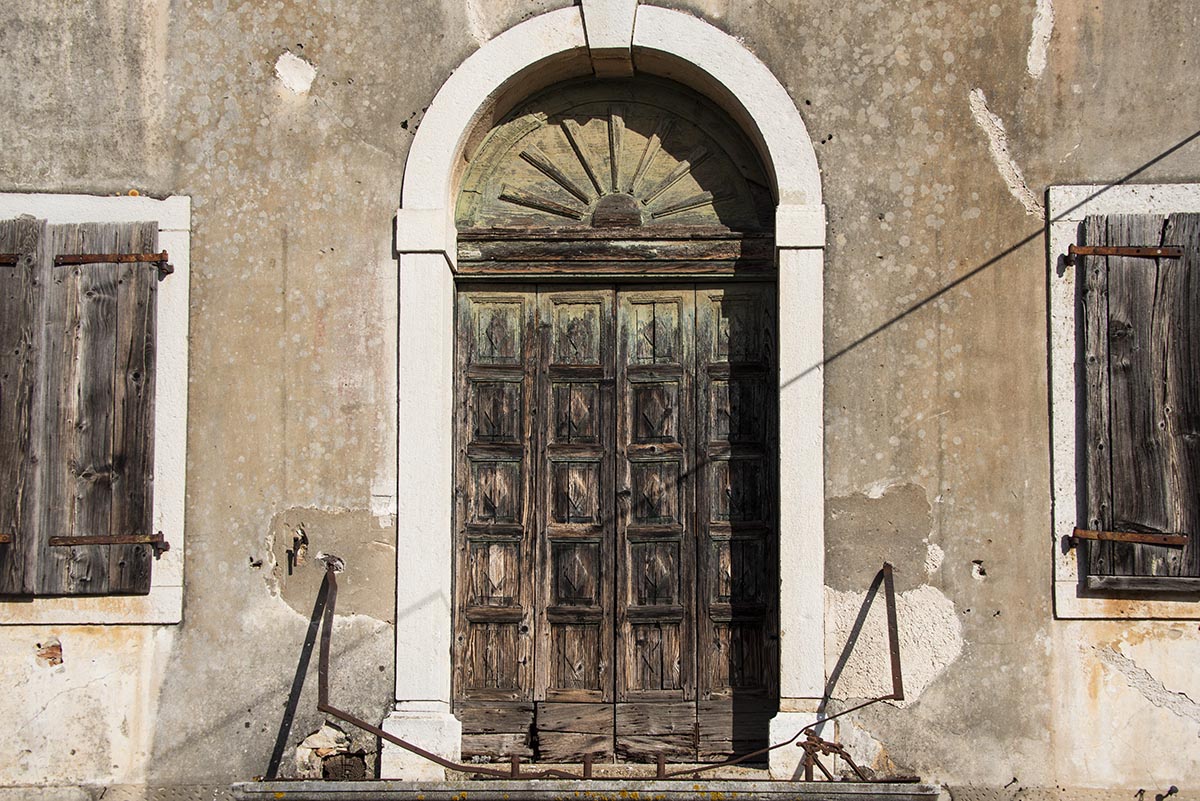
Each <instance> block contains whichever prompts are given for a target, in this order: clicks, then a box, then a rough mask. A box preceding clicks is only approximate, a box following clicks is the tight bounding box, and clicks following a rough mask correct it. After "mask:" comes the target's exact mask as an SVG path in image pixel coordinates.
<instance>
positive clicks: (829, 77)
mask: <svg viewBox="0 0 1200 801" xmlns="http://www.w3.org/2000/svg"><path fill="white" fill-rule="evenodd" d="M662 4H663V5H667V6H670V7H673V8H677V9H680V10H683V11H687V12H689V13H694V14H697V15H701V16H703V17H704V18H706V19H707V20H708V21H709V22H711V23H712V24H713V25H715V26H717V27H718V28H721V29H722V30H724V31H726V32H728V33H730V34H731V35H733V36H735V37H736V38H738V39H739V40H740V41H741V42H742V43H743V44H744V45H745V47H746V48H748V49H749V50H750V51H751V52H753V53H754V54H755V55H756V56H757V57H758V58H760V59H761V60H762V61H763V62H765V64H766V65H767V66H768V67H769V68H770V70H771V71H772V72H773V73H774V74H775V75H776V76H778V78H779V80H780V82H781V83H782V84H783V85H784V86H785V87H786V88H787V90H788V92H789V93H790V95H791V97H792V99H793V101H794V102H795V104H796V106H797V108H798V109H799V110H800V113H801V115H802V116H803V118H804V121H805V123H806V125H807V126H808V129H809V132H810V133H811V135H812V139H813V142H814V143H816V144H815V146H816V149H817V159H818V161H819V164H820V167H821V173H822V181H823V192H824V196H825V202H826V205H827V214H828V220H829V226H828V249H827V251H826V262H825V292H826V300H825V347H826V358H827V363H826V365H825V424H826V431H825V439H826V446H825V448H826V451H825V471H826V508H825V517H826V537H827V552H826V561H827V583H828V587H827V598H828V601H827V604H828V609H827V622H828V626H827V629H828V632H827V635H828V640H829V650H828V653H827V654H826V668H827V671H829V672H830V674H831V675H832V674H833V673H834V672H835V670H836V668H837V665H838V660H839V657H840V654H841V651H842V644H843V643H845V642H846V641H847V639H848V638H849V636H850V632H851V630H852V628H853V624H854V621H855V620H856V619H857V615H858V611H859V610H860V609H861V605H862V601H863V599H864V593H865V592H866V590H867V587H868V586H869V585H870V582H871V580H872V578H873V576H874V573H875V571H877V570H878V568H879V565H880V564H881V563H882V561H883V560H889V561H891V562H892V563H893V564H895V566H896V581H897V588H898V590H899V591H900V593H901V596H900V597H901V615H902V632H904V637H905V639H904V654H905V659H906V668H907V669H908V670H909V671H910V680H911V684H910V688H911V690H912V692H911V696H910V699H909V701H907V702H906V703H905V704H904V705H903V706H899V705H892V704H880V705H876V706H873V707H870V708H868V709H865V710H862V711H861V712H858V713H854V715H853V716H851V717H849V718H848V719H846V720H845V721H844V724H843V729H844V731H846V732H848V733H849V734H848V737H849V738H850V739H852V740H853V742H854V743H855V744H856V745H855V747H856V748H857V749H858V751H859V753H860V754H861V755H862V756H863V758H864V760H865V764H871V765H873V766H876V767H878V769H881V770H883V769H891V768H890V767H889V766H896V768H897V769H900V770H904V771H912V772H917V773H920V774H921V775H923V776H925V777H927V778H929V779H931V780H933V781H936V782H942V783H944V784H945V785H947V787H948V788H949V789H948V790H947V795H948V796H950V797H953V798H962V799H967V798H997V799H1014V798H1022V799H1033V798H1056V799H1058V798H1061V799H1068V798H1071V799H1073V798H1092V797H1095V798H1100V797H1104V793H1109V794H1110V795H1109V797H1112V798H1116V797H1118V796H1119V797H1121V798H1123V799H1128V798H1131V797H1133V796H1134V794H1135V793H1136V792H1137V791H1138V790H1142V791H1144V792H1143V797H1145V798H1150V797H1154V796H1155V794H1161V793H1165V792H1166V790H1167V788H1169V787H1170V786H1172V785H1175V786H1178V787H1179V788H1181V793H1179V794H1177V795H1176V796H1173V797H1178V798H1185V797H1189V796H1188V793H1191V797H1193V798H1194V797H1195V794H1196V788H1197V787H1200V747H1195V746H1196V743H1197V735H1198V733H1200V724H1198V723H1197V720H1196V718H1195V716H1194V715H1193V711H1194V708H1195V704H1194V702H1195V701H1197V699H1200V686H1197V683H1196V682H1197V681H1200V678H1198V676H1200V673H1198V672H1197V671H1195V670H1194V666H1195V665H1197V664H1200V631H1197V628H1196V626H1195V625H1194V623H1192V624H1183V623H1177V622H1172V621H1143V622H1117V621H1055V620H1054V618H1053V609H1052V603H1051V594H1050V587H1051V552H1050V548H1051V545H1052V543H1051V542H1050V534H1049V532H1050V530H1051V528H1050V511H1049V503H1050V498H1049V464H1048V460H1049V434H1048V424H1047V407H1046V405H1047V391H1048V388H1047V378H1046V376H1047V354H1046V308H1045V295H1046V283H1045V282H1046V277H1045V276H1046V266H1045V257H1046V254H1045V242H1044V238H1043V224H1044V219H1043V218H1042V217H1040V216H1038V214H1039V213H1040V212H1039V211H1038V209H1037V204H1039V203H1040V202H1041V198H1042V197H1043V193H1044V191H1045V188H1046V187H1047V186H1049V185H1051V184H1063V183H1103V182H1105V181H1112V180H1117V179H1120V178H1122V176H1126V175H1128V174H1130V173H1131V172H1133V171H1135V170H1140V171H1138V172H1137V174H1136V176H1135V177H1134V180H1136V181H1139V182H1171V181H1185V180H1191V181H1196V180H1200V146H1197V144H1196V143H1195V142H1192V143H1191V144H1186V145H1184V146H1183V147H1180V148H1178V149H1174V150H1172V148H1174V147H1175V146H1176V145H1177V144H1178V143H1180V142H1182V141H1184V140H1185V139H1186V138H1187V137H1189V136H1191V135H1193V134H1194V133H1195V131H1196V128H1197V124H1196V119H1195V115H1194V113H1189V110H1192V109H1196V108H1200V83H1197V82H1196V81H1195V80H1194V76H1195V67H1196V65H1197V63H1200V19H1198V18H1197V16H1196V14H1195V10H1194V8H1192V7H1191V6H1190V5H1189V4H1185V3H1168V2H1156V3H1153V4H1151V7H1152V8H1151V13H1146V12H1145V11H1144V10H1142V9H1141V8H1140V7H1138V6H1139V4H1130V3H1120V2H1118V1H1117V0H1092V1H1091V2H1083V0H1054V2H1053V3H1051V2H1049V0H995V1H994V2H991V1H989V0H984V1H983V2H978V3H962V2H959V3H955V2H949V0H862V2H856V3H852V4H847V3H844V2H840V0H839V1H837V2H835V0H805V2H799V0H757V1H755V2H750V1H748V2H732V0H664V2H663V3H662ZM568 5H570V2H569V0H553V2H551V0H528V1H527V2H521V1H519V0H488V2H483V0H416V1H415V2H411V3H394V2H388V0H338V2H332V1H331V0H315V1H314V2H299V1H298V0H275V1H272V2H267V1H266V0H249V1H248V2H229V0H203V1H201V0H173V1H172V2H168V0H70V2H68V0H45V2H41V3H28V2H23V0H0V15H2V18H3V19H4V20H5V22H4V24H3V25H0V43H2V46H3V52H4V53H5V58H4V59H0V76H3V80H0V103H2V104H3V107H4V108H5V109H6V111H7V116H6V117H5V119H4V121H3V122H0V189H3V190H5V191H46V192H87V193H100V194H125V193H127V192H129V191H130V190H137V191H139V192H141V193H142V194H149V195H156V196H158V195H167V194H179V195H188V196H190V197H191V198H192V201H193V234H192V256H191V261H192V267H191V269H192V285H191V296H192V307H191V331H190V334H191V353H192V357H191V364H190V370H189V372H190V393H191V394H190V398H191V400H190V408H189V421H190V430H189V432H188V454H187V468H188V470H187V476H188V487H187V490H188V498H187V526H188V537H187V542H188V546H187V547H188V550H187V554H186V556H187V573H186V577H185V582H186V587H185V599H184V610H185V611H184V622H183V623H182V624H181V625H178V626H171V627H157V626H146V627H140V626H134V627H103V628H89V627H73V626H58V627H56V626H17V627H4V628H2V629H0V675H5V676H6V677H9V682H10V683H9V685H8V686H9V687H11V688H12V691H10V692H9V693H6V694H4V696H3V697H0V715H2V716H3V717H4V719H5V720H8V721H16V722H19V723H20V724H21V725H20V726H19V727H17V728H15V729H13V733H12V734H10V736H9V741H8V743H9V744H10V745H11V747H10V749H9V750H8V751H7V752H6V753H11V755H12V756H11V757H9V758H5V759H3V760H0V785H10V786H15V785H26V784H34V783H37V784H51V785H60V786H62V788H63V789H61V792H60V796H59V797H99V793H100V790H96V791H95V792H93V791H92V790H89V789H79V788H76V787H74V786H75V785H79V787H80V788H85V787H90V788H103V787H105V786H111V787H113V788H118V787H120V788H128V787H134V788H138V787H141V788H145V787H156V788H181V787H191V786H197V787H198V786H204V787H208V788H212V787H214V786H220V785H223V784H227V783H228V782H230V781H234V780H241V779H246V778H249V777H252V776H255V775H259V774H261V773H262V772H263V771H264V770H265V767H266V764H267V761H268V759H269V757H270V755H271V751H272V749H273V746H274V743H275V738H276V735H277V732H278V727H279V722H280V719H281V717H282V712H283V709H284V705H285V703H286V701H287V698H288V693H289V690H290V689H291V687H292V684H293V679H294V671H295V669H296V664H297V660H298V659H299V657H300V652H301V648H302V644H303V641H304V636H305V633H306V632H307V629H308V624H309V615H310V613H311V610H312V602H313V599H314V596H315V594H316V587H317V584H318V582H319V580H320V579H319V571H318V570H317V569H316V568H315V567H314V564H313V563H312V562H311V561H306V562H304V563H302V564H299V565H293V569H292V572H291V574H290V575H289V574H288V573H287V564H288V561H287V560H288V551H289V550H294V544H293V541H292V540H293V537H294V533H295V531H296V529H297V528H298V527H301V526H302V527H303V528H304V530H305V532H306V534H307V536H308V538H309V546H310V548H311V550H312V552H313V553H315V551H316V550H322V551H324V552H327V553H334V554H337V555H339V556H342V557H344V558H346V559H347V562H348V569H347V572H346V573H344V574H342V575H343V578H342V600H341V602H340V610H341V611H342V612H343V613H344V614H342V615H339V618H338V622H337V627H336V631H335V639H334V644H335V660H336V663H335V667H336V669H335V674H334V679H333V692H334V697H335V699H337V700H338V701H339V702H340V703H341V704H342V705H344V706H345V707H347V708H348V709H349V711H351V712H353V713H354V714H356V715H359V716H360V717H363V718H366V719H368V720H371V721H374V722H378V721H379V720H380V719H382V717H383V716H384V714H386V712H387V710H388V709H389V707H390V705H391V702H392V695H393V687H394V677H393V675H392V671H393V630H394V629H393V625H392V622H393V621H392V616H393V615H394V611H395V608H396V607H395V604H394V599H395V593H396V587H395V580H394V570H393V568H392V562H393V561H394V549H395V543H396V541H397V538H398V537H402V536H404V535H405V533H404V532H402V531H401V532H397V531H396V530H395V524H394V513H395V509H396V498H395V494H394V493H395V464H396V458H397V454H396V451H395V442H396V374H397V359H398V358H399V355H398V354H397V352H396V335H395V330H396V324H397V320H396V292H397V284H396V280H397V279H396V264H395V261H394V259H393V256H392V218H393V215H394V213H395V210H396V206H397V203H398V198H399V193H400V187H401V184H402V181H403V177H404V176H403V168H404V160H405V156H406V154H407V152H408V148H409V144H410V142H411V141H412V137H413V135H414V132H415V131H416V129H417V128H418V126H419V125H420V122H421V119H422V115H423V114H424V110H425V109H426V108H427V107H428V105H429V103H430V101H431V99H432V97H433V96H434V93H435V92H436V91H437V89H438V87H439V86H441V84H442V83H443V82H444V81H445V80H446V79H447V77H448V76H449V75H450V74H451V73H452V72H453V71H454V70H455V69H456V67H457V66H458V65H459V64H460V63H461V62H462V60H463V59H464V58H466V57H467V56H468V55H469V54H470V53H472V52H474V51H475V50H476V49H477V48H478V47H479V46H480V43H481V42H484V41H487V40H488V39H490V38H491V37H494V36H496V35H497V34H498V33H500V32H502V31H504V30H506V29H507V28H509V27H511V26H512V25H514V24H517V23H518V22H520V21H521V20H523V19H527V18H529V17H530V16H532V15H534V14H537V13H541V12H543V11H545V10H548V9H550V8H561V7H566V6H568ZM281 63H282V64H283V65H284V68H283V70H282V74H281V71H280V70H279V65H280V64H281ZM303 65H308V67H311V70H309V69H308V68H307V67H304V66H303ZM973 98H978V99H976V100H974V101H973ZM1001 133H1003V138H1001V137H1000V134H1001ZM1167 151H1170V153H1169V155H1167V156H1165V157H1163V158H1161V159H1159V158H1158V157H1159V155H1160V154H1163V153H1166V152H1167ZM781 313H783V314H786V313H787V310H786V309H783V310H781ZM406 358H407V357H406ZM414 358H419V357H414ZM783 378H784V379H785V380H786V379H787V378H788V377H786V376H785V377H783ZM304 558H305V559H306V560H308V559H309V554H305V557H304ZM782 573H783V575H785V576H786V575H787V566H786V565H784V566H783V570H782ZM879 609H880V606H879V600H878V599H877V600H876V606H875V607H874V609H873V610H872V611H871V612H870V613H869V615H868V618H867V625H866V626H865V627H864V630H865V632H866V634H865V635H863V647H862V648H861V649H860V650H859V651H858V652H856V653H855V654H854V655H853V656H852V658H851V661H849V662H847V664H846V666H844V668H843V669H842V671H841V675H840V679H839V683H836V684H835V685H834V686H833V687H832V688H831V694H832V695H833V696H834V697H835V701H834V703H849V702H850V701H852V700H853V699H855V698H859V697H862V696H863V695H864V694H870V693H873V692H876V691H877V690H878V689H879V688H880V687H881V686H883V685H881V684H880V681H881V679H882V677H885V676H886V675H887V674H886V664H885V663H883V662H881V661H880V657H881V652H880V648H881V643H880V640H879V633H880V630H879V619H878V617H877V613H878V611H879ZM55 640H57V642H58V644H59V648H60V655H61V659H62V661H61V663H60V664H52V662H53V661H54V660H53V659H52V658H50V657H49V656H47V655H46V654H51V655H52V653H53V650H52V648H51V646H52V644H53V642H54V641H55ZM48 648H50V650H49V651H48V650H47V649H48ZM313 670H314V672H315V666H314V668H313ZM314 681H315V676H310V677H309V681H308V682H307V683H306V684H305V687H304V690H303V694H302V695H301V696H300V699H299V704H298V710H299V711H298V714H297V717H296V720H295V722H294V724H293V726H292V729H291V732H290V735H289V737H288V740H287V747H288V749H289V757H288V758H287V759H285V760H284V765H285V773H286V772H287V771H294V769H295V767H294V766H295V762H294V759H293V758H292V757H293V756H294V749H295V747H296V746H297V745H298V744H300V743H301V741H302V740H303V739H304V738H305V737H307V736H308V735H310V734H312V733H313V732H316V731H318V730H319V729H320V728H321V722H322V721H321V716H318V715H316V714H315V696H314V693H315V687H314V686H313V684H314ZM1161 743H1168V744H1172V745H1170V746H1168V747H1163V746H1162V745H1160V744H1161ZM1176 743H1178V744H1183V745H1181V746H1180V747H1175V746H1174V745H1173V744H1176ZM1184 745H1186V746H1187V747H1184ZM374 747H375V746H374V744H373V743H369V742H367V740H366V739H365V738H364V739H360V740H356V741H354V742H353V743H352V745H351V749H352V750H355V751H356V750H358V749H359V748H362V749H364V750H366V751H368V752H372V753H373V749H374ZM368 756H369V757H370V754H368ZM289 766H290V767H289ZM1096 788H1106V789H1105V790H1104V791H1103V792H1102V791H1101V790H1099V789H1096ZM0 792H8V791H0ZM36 792H39V793H40V792H42V791H41V790H38V791H36ZM47 792H49V791H47ZM121 792H126V791H125V790H123V789H122V790H117V789H114V790H113V793H112V794H110V795H109V796H106V797H120V795H119V793H121ZM130 792H135V791H130ZM180 792H182V791H180ZM13 793H15V794H16V795H15V796H13V797H22V798H25V797H28V798H33V797H36V796H35V791H33V790H29V789H28V788H23V789H19V790H11V792H10V795H11V794H13ZM72 793H74V794H75V795H74V796H71V794H72ZM143 794H145V793H143ZM3 797H4V796H3V795H0V798H3ZM47 797H49V796H47ZM130 797H133V796H130Z"/></svg>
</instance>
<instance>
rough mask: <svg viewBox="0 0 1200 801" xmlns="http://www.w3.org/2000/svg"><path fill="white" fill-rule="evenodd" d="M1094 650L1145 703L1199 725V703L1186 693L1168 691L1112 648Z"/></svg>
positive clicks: (1137, 665)
mask: <svg viewBox="0 0 1200 801" xmlns="http://www.w3.org/2000/svg"><path fill="white" fill-rule="evenodd" d="M1094 650H1095V651H1096V653H1097V655H1098V656H1099V658H1100V662H1101V663H1103V664H1104V665H1106V666H1107V667H1109V668H1112V669H1113V670H1116V671H1117V672H1119V673H1120V674H1121V675H1123V676H1124V677H1125V680H1126V681H1128V682H1129V686H1130V687H1132V688H1133V689H1135V690H1137V691H1138V692H1139V693H1141V695H1142V697H1143V698H1145V699H1146V700H1147V701H1149V702H1150V703H1152V704H1154V705H1155V706H1157V707H1160V708H1162V709H1165V710H1167V711H1168V712H1170V713H1171V714H1173V715H1178V716H1179V717H1181V718H1188V719H1190V720H1194V721H1195V722H1196V723H1200V703H1196V702H1195V701H1193V700H1192V699H1191V698H1190V697H1189V696H1188V694H1187V693H1183V692H1176V691H1174V690H1168V689H1167V687H1166V685H1165V684H1163V683H1162V682H1161V681H1159V680H1158V679H1157V678H1155V677H1154V676H1153V674H1151V673H1150V671H1148V670H1146V669H1145V668H1143V667H1141V666H1140V665H1139V664H1138V663H1137V662H1135V661H1133V660H1132V659H1130V658H1129V657H1127V656H1125V654H1123V653H1121V652H1120V651H1118V650H1117V649H1116V648H1113V647H1112V646H1108V647H1106V648H1096V649H1094ZM1196 736H1197V737H1200V730H1197V732H1196Z"/></svg>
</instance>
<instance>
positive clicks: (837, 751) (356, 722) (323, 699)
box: [317, 557, 920, 783]
mask: <svg viewBox="0 0 1200 801" xmlns="http://www.w3.org/2000/svg"><path fill="white" fill-rule="evenodd" d="M325 562H326V570H325V589H326V591H327V596H326V601H325V606H324V609H323V610H322V618H321V645H320V651H319V656H318V667H317V709H318V710H319V711H321V712H323V713H325V714H327V715H331V716H333V717H335V718H337V719H338V720H341V721H344V722H346V723H349V724H350V725H352V726H355V727H357V728H359V729H362V730H363V731H365V732H368V733H370V734H373V735H375V736H376V737H378V738H380V739H381V740H386V741H387V742H389V743H392V744H393V745H397V746H399V747H400V748H403V749H404V750H406V751H408V752H410V753H413V754H416V755H417V756H419V757H421V758H423V759H427V760H429V761H430V762H432V763H434V764H435V765H439V766H441V767H443V768H445V769H447V770H452V771H456V772H459V773H467V774H472V775H475V776H490V777H494V778H497V779H531V780H532V779H591V778H592V758H591V755H590V754H589V755H586V756H584V759H583V764H582V766H581V771H580V772H579V773H573V772H571V771H569V770H560V769H556V768H546V769H540V770H535V771H531V772H524V771H522V770H521V759H520V757H517V756H512V757H510V758H509V765H508V768H507V769H502V768H494V767H487V766H485V765H478V764H470V765H468V764H463V763H460V762H454V761H453V760H450V759H446V758H445V757H442V756H439V755H438V754H435V753H433V752H432V751H427V750H425V749H424V748H421V747H420V746H419V745H416V744H414V743H410V742H408V741H407V740H405V739H403V738H401V737H397V736H396V735H394V734H391V733H390V732H386V731H384V730H383V729H381V728H380V727H378V726H374V725H372V724H370V723H368V722H367V721H365V720H362V719H361V718H358V717H355V716H354V715H351V714H350V713H349V712H346V711H345V710H343V709H339V708H338V707H335V706H334V705H333V704H331V703H330V702H329V666H330V655H329V652H330V644H331V640H332V636H333V616H334V611H335V609H336V607H337V591H338V584H337V574H338V573H339V572H340V571H341V570H342V567H343V565H342V562H341V560H340V559H336V558H334V557H330V558H328V559H326V560H325ZM880 573H881V577H882V581H883V586H884V599H885V602H886V605H887V630H888V654H889V658H890V662H891V673H892V692H890V693H888V694H887V695H881V696H879V697H878V698H872V699H870V700H868V701H864V702H863V703H860V704H857V705H855V706H852V707H850V708H849V709H843V710H842V711H840V712H837V713H836V714H833V715H829V716H826V717H820V718H818V719H817V720H815V721H813V722H812V723H811V724H809V725H808V726H805V727H803V728H802V729H800V730H799V731H797V732H796V734H795V735H793V736H792V737H791V738H790V739H788V740H785V741H783V742H780V743H776V744H775V745H769V746H766V747H765V748H760V749H758V750H757V751H751V752H749V753H746V754H742V755H740V756H736V757H732V758H730V759H726V760H723V761H721V762H710V763H706V764H702V765H690V766H688V767H686V768H682V769H679V770H675V771H670V770H668V769H667V762H666V759H665V757H663V756H662V755H659V757H658V763H657V766H656V768H657V769H656V771H655V772H656V778H658V779H694V778H696V777H698V776H699V775H701V774H703V773H707V772H710V771H714V770H719V769H721V768H730V767H734V766H736V765H740V764H742V763H745V762H748V761H751V760H754V759H757V758H759V757H762V756H765V755H766V754H768V753H770V752H771V751H774V750H776V749H779V748H784V747H786V746H789V745H791V744H793V743H796V744H797V747H799V748H802V749H804V758H803V760H802V761H801V764H802V766H803V767H804V780H805V781H813V780H814V778H815V777H814V768H816V769H818V770H820V772H821V774H822V775H823V776H824V778H825V779H826V780H827V781H837V778H836V777H835V776H834V775H833V774H832V773H831V772H830V771H829V769H828V768H827V767H826V766H825V765H824V764H822V762H821V760H820V757H821V756H835V757H837V758H840V759H842V760H844V761H845V762H846V764H847V765H849V766H850V769H851V770H852V771H853V772H854V774H855V776H856V777H857V779H858V780H859V781H864V782H889V783H891V782H896V783H901V782H902V783H908V782H917V781H920V779H919V778H918V777H916V776H891V777H884V778H874V777H868V776H867V775H866V774H865V773H864V772H863V770H862V769H861V768H860V767H859V766H858V765H857V764H855V762H854V760H853V759H851V757H850V755H849V754H848V753H847V752H846V750H845V748H843V747H842V745H841V744H840V743H837V742H833V741H830V740H825V739H824V738H822V737H821V736H819V735H818V734H817V732H816V727H818V726H821V725H822V724H825V723H828V722H830V721H832V720H836V719H837V718H840V717H842V716H843V715H848V714H850V713H851V712H856V711H858V710H860V709H863V708H865V707H868V706H871V705H872V704H877V703H879V702H881V701H903V700H904V678H903V675H902V672H901V666H900V638H899V634H898V624H897V619H896V592H895V585H894V581H893V577H892V565H891V564H890V563H888V562H885V563H884V565H883V568H882V570H881V571H880ZM876 581H879V577H877V578H876ZM876 586H877V585H876ZM801 737H803V738H804V740H803V741H801V742H799V743H797V740H800V738H801ZM796 780H798V779H797V778H796V777H793V781H796Z"/></svg>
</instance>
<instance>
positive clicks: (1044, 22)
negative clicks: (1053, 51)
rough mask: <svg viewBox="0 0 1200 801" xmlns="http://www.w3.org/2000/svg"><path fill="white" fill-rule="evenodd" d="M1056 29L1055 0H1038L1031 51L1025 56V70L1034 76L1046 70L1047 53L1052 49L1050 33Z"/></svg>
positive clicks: (1031, 37)
mask: <svg viewBox="0 0 1200 801" xmlns="http://www.w3.org/2000/svg"><path fill="white" fill-rule="evenodd" d="M1053 31H1054V0H1037V11H1035V12H1034V15H1033V31H1032V33H1031V34H1030V36H1029V52H1028V53H1027V54H1026V56H1025V71H1026V72H1028V73H1029V74H1030V76H1032V77H1034V78H1040V77H1042V73H1043V72H1045V71H1046V53H1047V51H1048V50H1049V49H1050V34H1051V33H1053Z"/></svg>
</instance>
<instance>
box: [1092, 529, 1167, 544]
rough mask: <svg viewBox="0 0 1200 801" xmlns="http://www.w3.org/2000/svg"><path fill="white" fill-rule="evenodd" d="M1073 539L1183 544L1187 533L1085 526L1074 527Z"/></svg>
mask: <svg viewBox="0 0 1200 801" xmlns="http://www.w3.org/2000/svg"><path fill="white" fill-rule="evenodd" d="M1074 539H1075V540H1076V541H1078V540H1099V541H1102V542H1134V543H1139V544H1141V545H1176V546H1183V545H1187V543H1188V535H1187V534H1158V533H1155V532H1151V531H1093V530H1091V529H1086V528H1077V529H1075V537H1074Z"/></svg>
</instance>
